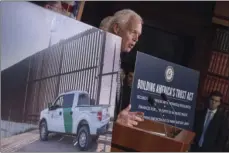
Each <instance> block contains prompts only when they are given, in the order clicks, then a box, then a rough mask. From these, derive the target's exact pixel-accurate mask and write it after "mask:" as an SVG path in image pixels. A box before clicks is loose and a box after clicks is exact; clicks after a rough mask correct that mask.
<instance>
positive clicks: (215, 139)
mask: <svg viewBox="0 0 229 153" xmlns="http://www.w3.org/2000/svg"><path fill="white" fill-rule="evenodd" d="M206 113H207V109H206V110H202V111H198V112H196V115H195V121H194V128H193V131H194V132H195V133H196V137H195V138H194V144H193V145H192V148H191V151H203V152H217V151H221V147H222V146H223V145H224V142H225V140H226V138H227V125H228V124H227V120H226V118H225V116H224V114H223V113H222V112H221V111H219V110H217V112H216V113H215V115H214V117H213V118H212V120H211V122H210V123H209V125H208V128H207V130H206V133H205V137H204V142H203V144H202V147H201V148H199V147H198V142H199V140H200V137H201V134H202V131H203V125H204V121H205V116H206Z"/></svg>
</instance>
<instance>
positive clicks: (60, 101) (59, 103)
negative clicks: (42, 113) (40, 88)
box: [54, 96, 64, 108]
mask: <svg viewBox="0 0 229 153" xmlns="http://www.w3.org/2000/svg"><path fill="white" fill-rule="evenodd" d="M63 101H64V99H63V96H60V97H59V98H58V99H57V100H56V102H55V104H54V105H55V106H56V107H58V108H59V107H62V106H63Z"/></svg>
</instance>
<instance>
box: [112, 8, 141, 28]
mask: <svg viewBox="0 0 229 153" xmlns="http://www.w3.org/2000/svg"><path fill="white" fill-rule="evenodd" d="M131 18H135V19H137V20H139V21H140V22H141V23H142V24H143V19H142V17H141V16H140V15H138V14H137V13H136V12H134V11H133V10H131V9H123V10H120V11H117V12H116V13H115V14H114V17H113V20H112V22H111V25H110V29H112V28H113V26H114V24H118V25H119V26H120V27H121V28H124V27H125V26H126V25H127V23H128V22H129V20H130V19H131Z"/></svg>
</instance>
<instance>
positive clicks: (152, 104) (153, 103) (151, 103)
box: [148, 96, 168, 136]
mask: <svg viewBox="0 0 229 153" xmlns="http://www.w3.org/2000/svg"><path fill="white" fill-rule="evenodd" d="M148 102H149V104H150V106H152V107H155V108H156V110H157V111H158V112H159V114H160V116H161V118H162V119H163V120H165V119H164V117H163V115H162V113H161V111H160V110H159V109H158V107H157V106H156V105H155V100H154V99H153V98H152V97H150V96H149V97H148ZM163 125H164V131H165V135H166V136H168V134H167V130H166V128H165V123H163Z"/></svg>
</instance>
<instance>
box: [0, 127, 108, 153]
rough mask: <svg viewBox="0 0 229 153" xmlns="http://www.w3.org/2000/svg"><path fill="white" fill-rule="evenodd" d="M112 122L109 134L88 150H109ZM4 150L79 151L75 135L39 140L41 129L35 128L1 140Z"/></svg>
mask: <svg viewBox="0 0 229 153" xmlns="http://www.w3.org/2000/svg"><path fill="white" fill-rule="evenodd" d="M111 131H112V123H111V124H110V128H109V131H108V133H107V134H105V135H100V136H99V139H98V140H97V142H94V143H93V144H92V146H91V149H89V150H88V151H93V152H95V151H97V152H101V151H102V152H109V151H110V143H111ZM1 151H2V152H76V151H77V152H78V151H79V149H78V148H77V147H75V146H73V137H69V136H60V135H51V136H50V137H49V140H48V141H40V140H39V131H38V130H34V131H30V132H27V133H23V134H20V135H16V136H12V137H9V138H5V139H2V140H1Z"/></svg>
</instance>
